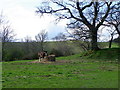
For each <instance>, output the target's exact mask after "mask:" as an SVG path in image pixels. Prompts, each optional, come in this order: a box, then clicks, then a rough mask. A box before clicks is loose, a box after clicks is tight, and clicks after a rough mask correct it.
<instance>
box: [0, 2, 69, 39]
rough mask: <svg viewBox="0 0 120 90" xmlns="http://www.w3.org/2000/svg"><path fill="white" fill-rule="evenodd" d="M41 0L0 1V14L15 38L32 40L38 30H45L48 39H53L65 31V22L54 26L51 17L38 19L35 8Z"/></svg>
mask: <svg viewBox="0 0 120 90" xmlns="http://www.w3.org/2000/svg"><path fill="white" fill-rule="evenodd" d="M41 1H42V0H0V12H1V11H3V15H5V16H6V17H7V20H9V21H10V23H11V27H12V28H13V29H14V32H15V33H16V34H17V36H16V37H17V38H19V39H20V38H24V37H26V36H30V37H32V39H34V37H35V35H37V34H38V33H39V32H40V30H42V29H46V31H48V36H49V38H52V37H54V36H55V35H57V33H59V32H64V31H65V25H66V22H67V21H66V20H64V21H62V22H60V23H59V24H57V25H56V24H54V22H53V21H54V19H55V18H54V17H53V16H50V15H49V16H48V15H46V16H44V17H42V18H40V16H39V15H37V14H36V13H35V10H37V8H36V7H38V6H39V5H40V2H41Z"/></svg>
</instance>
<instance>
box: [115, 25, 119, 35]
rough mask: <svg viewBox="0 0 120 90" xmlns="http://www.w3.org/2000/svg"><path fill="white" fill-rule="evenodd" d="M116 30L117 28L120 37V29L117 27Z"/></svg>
mask: <svg viewBox="0 0 120 90" xmlns="http://www.w3.org/2000/svg"><path fill="white" fill-rule="evenodd" d="M115 28H116V31H117V33H118V34H119V36H120V30H119V28H118V27H117V26H116V27H115Z"/></svg>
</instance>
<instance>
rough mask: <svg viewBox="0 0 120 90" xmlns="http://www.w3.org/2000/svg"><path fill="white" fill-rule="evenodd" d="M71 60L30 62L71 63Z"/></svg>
mask: <svg viewBox="0 0 120 90" xmlns="http://www.w3.org/2000/svg"><path fill="white" fill-rule="evenodd" d="M70 62H71V61H69V60H59V61H40V62H39V61H32V62H29V63H45V64H66V63H70Z"/></svg>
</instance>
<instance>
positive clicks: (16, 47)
mask: <svg viewBox="0 0 120 90" xmlns="http://www.w3.org/2000/svg"><path fill="white" fill-rule="evenodd" d="M43 48H44V50H45V51H47V52H48V54H55V55H56V56H57V57H58V56H68V55H73V54H76V53H79V52H81V51H82V49H81V48H80V47H79V46H78V45H76V44H75V43H73V42H67V41H59V42H44V45H43ZM40 51H42V48H41V43H40V42H6V43H4V48H3V49H2V60H3V61H13V60H30V59H38V55H37V53H38V52H40Z"/></svg>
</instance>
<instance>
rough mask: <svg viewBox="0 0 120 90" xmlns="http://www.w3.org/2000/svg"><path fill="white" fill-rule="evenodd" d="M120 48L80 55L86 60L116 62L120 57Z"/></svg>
mask: <svg viewBox="0 0 120 90" xmlns="http://www.w3.org/2000/svg"><path fill="white" fill-rule="evenodd" d="M119 52H120V48H106V49H102V50H98V51H88V52H84V53H82V56H83V57H84V58H88V59H100V60H103V61H104V60H107V61H108V60H109V61H110V60H112V61H115V60H118V58H119V56H120V53H119Z"/></svg>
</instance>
